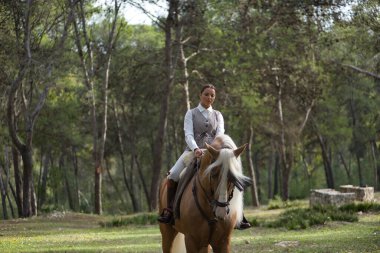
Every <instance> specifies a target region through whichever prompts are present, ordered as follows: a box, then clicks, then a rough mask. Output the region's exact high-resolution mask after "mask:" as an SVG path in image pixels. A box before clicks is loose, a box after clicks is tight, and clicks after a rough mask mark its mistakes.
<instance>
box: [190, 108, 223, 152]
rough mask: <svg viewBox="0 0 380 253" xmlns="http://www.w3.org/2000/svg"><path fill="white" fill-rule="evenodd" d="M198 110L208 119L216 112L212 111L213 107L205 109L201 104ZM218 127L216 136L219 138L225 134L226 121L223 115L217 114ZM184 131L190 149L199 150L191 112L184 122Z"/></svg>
mask: <svg viewBox="0 0 380 253" xmlns="http://www.w3.org/2000/svg"><path fill="white" fill-rule="evenodd" d="M197 109H198V110H199V111H200V112H201V113H202V114H203V116H205V118H206V119H208V117H209V114H211V113H212V112H213V111H214V110H213V109H212V106H210V107H209V108H207V109H206V108H204V107H203V106H202V105H201V104H199V105H198V106H197ZM217 117H218V118H217V127H216V134H215V136H218V135H220V134H224V119H223V116H222V114H221V113H218V114H217ZM184 130H185V141H186V143H187V145H188V147H189V148H190V149H191V150H193V151H194V149H196V148H198V145H197V143H196V142H195V139H194V126H193V115H192V113H191V110H188V111H187V112H186V115H185V120H184Z"/></svg>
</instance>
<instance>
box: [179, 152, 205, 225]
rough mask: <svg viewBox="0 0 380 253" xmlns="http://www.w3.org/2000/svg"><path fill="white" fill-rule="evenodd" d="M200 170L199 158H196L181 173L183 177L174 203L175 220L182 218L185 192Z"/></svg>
mask: <svg viewBox="0 0 380 253" xmlns="http://www.w3.org/2000/svg"><path fill="white" fill-rule="evenodd" d="M198 168H199V162H198V160H197V158H195V157H194V158H192V160H191V161H190V163H189V165H188V166H186V168H185V169H184V170H183V171H182V173H181V176H180V179H179V182H178V188H177V192H176V195H175V197H174V203H173V210H174V219H179V218H180V206H181V199H182V194H183V192H184V191H185V189H186V187H187V185H188V184H189V182H190V181H191V179H192V178H193V177H194V175H195V174H196V173H197V171H198Z"/></svg>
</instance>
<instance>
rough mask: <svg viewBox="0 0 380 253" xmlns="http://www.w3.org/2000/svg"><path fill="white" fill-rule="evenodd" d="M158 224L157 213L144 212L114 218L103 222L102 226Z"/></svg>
mask: <svg viewBox="0 0 380 253" xmlns="http://www.w3.org/2000/svg"><path fill="white" fill-rule="evenodd" d="M153 224H157V214H152V213H143V214H135V215H133V216H128V217H125V218H124V217H119V218H114V219H112V220H111V221H108V222H101V223H100V225H101V226H102V227H123V226H129V225H153Z"/></svg>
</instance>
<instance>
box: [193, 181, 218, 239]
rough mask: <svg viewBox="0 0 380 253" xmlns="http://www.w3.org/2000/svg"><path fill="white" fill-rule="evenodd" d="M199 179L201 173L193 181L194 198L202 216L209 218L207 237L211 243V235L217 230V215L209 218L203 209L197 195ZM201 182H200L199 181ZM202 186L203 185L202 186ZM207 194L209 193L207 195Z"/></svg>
mask: <svg viewBox="0 0 380 253" xmlns="http://www.w3.org/2000/svg"><path fill="white" fill-rule="evenodd" d="M197 181H199V174H198V175H196V178H195V179H194V181H193V196H194V200H195V204H196V205H197V207H198V210H199V212H200V213H201V215H202V217H203V218H204V219H205V220H207V223H208V227H209V234H208V239H207V242H208V243H210V241H211V236H212V234H213V233H214V230H215V224H216V222H217V221H218V220H217V219H216V217H215V216H214V217H213V218H211V219H210V218H209V217H208V216H207V214H206V213H205V211H204V210H203V209H202V207H201V205H200V204H199V199H198V195H197ZM199 183H200V182H199ZM201 187H202V186H201ZM206 196H207V195H206Z"/></svg>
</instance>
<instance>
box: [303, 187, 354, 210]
mask: <svg viewBox="0 0 380 253" xmlns="http://www.w3.org/2000/svg"><path fill="white" fill-rule="evenodd" d="M354 201H355V193H352V192H347V193H345V192H338V191H336V190H333V189H314V190H311V193H310V206H311V207H313V206H318V205H322V206H326V205H332V206H338V207H339V206H342V205H345V204H350V203H353V202H354Z"/></svg>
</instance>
